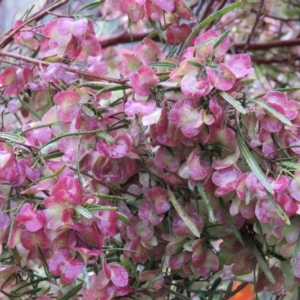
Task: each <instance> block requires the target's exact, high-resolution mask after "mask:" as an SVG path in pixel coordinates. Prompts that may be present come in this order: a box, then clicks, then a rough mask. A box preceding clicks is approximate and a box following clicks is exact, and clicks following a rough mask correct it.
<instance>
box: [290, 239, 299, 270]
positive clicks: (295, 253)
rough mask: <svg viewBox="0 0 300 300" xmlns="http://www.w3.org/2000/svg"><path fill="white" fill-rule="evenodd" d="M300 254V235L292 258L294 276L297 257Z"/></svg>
mask: <svg viewBox="0 0 300 300" xmlns="http://www.w3.org/2000/svg"><path fill="white" fill-rule="evenodd" d="M299 252H300V234H299V235H298V240H297V244H296V247H295V250H294V254H293V257H292V268H293V269H292V274H295V268H296V259H297V255H298V253H299Z"/></svg>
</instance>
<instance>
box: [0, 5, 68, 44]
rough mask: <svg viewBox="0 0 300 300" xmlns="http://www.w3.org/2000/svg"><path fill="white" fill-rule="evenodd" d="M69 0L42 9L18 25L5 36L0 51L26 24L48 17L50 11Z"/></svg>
mask: <svg viewBox="0 0 300 300" xmlns="http://www.w3.org/2000/svg"><path fill="white" fill-rule="evenodd" d="M68 1H69V0H62V1H60V2H58V3H56V4H53V5H52V6H50V7H48V8H46V9H44V10H43V11H41V12H40V13H37V14H35V15H34V16H32V17H31V18H29V19H28V20H27V21H26V22H24V23H23V24H22V25H20V26H19V27H18V28H16V29H14V30H12V31H8V32H7V33H6V34H4V36H5V35H7V36H6V37H5V38H4V40H3V41H2V42H1V44H0V49H3V48H4V47H5V46H6V45H7V44H9V43H10V42H11V41H12V39H13V36H14V35H15V34H16V33H17V32H18V31H20V30H21V29H22V28H24V27H25V26H27V25H28V24H30V23H31V22H33V21H38V20H40V19H41V18H43V17H44V16H46V15H48V14H49V11H52V10H55V9H57V8H58V7H60V6H62V5H64V4H66V3H67V2H68Z"/></svg>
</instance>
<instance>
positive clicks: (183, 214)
mask: <svg viewBox="0 0 300 300" xmlns="http://www.w3.org/2000/svg"><path fill="white" fill-rule="evenodd" d="M168 193H169V196H170V200H171V202H172V204H173V205H174V208H175V209H176V211H177V213H178V214H179V216H180V217H181V219H182V220H183V221H184V223H185V224H186V225H187V227H188V228H189V229H190V230H191V232H192V233H193V234H194V235H195V236H196V237H200V232H199V230H198V228H197V227H196V225H195V223H194V222H193V221H192V220H191V218H190V217H189V216H188V215H187V214H186V212H185V211H184V210H183V209H182V207H181V206H180V204H179V203H178V201H177V199H176V198H175V195H174V193H173V192H172V191H171V189H170V188H169V187H168Z"/></svg>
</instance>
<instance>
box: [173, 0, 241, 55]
mask: <svg viewBox="0 0 300 300" xmlns="http://www.w3.org/2000/svg"><path fill="white" fill-rule="evenodd" d="M240 3H241V1H237V2H235V3H233V4H231V5H229V6H227V7H224V8H223V9H221V10H219V11H217V12H215V13H214V14H212V15H210V16H209V17H207V18H206V19H205V20H203V21H202V22H201V23H200V24H198V26H197V27H196V28H195V29H194V30H193V31H192V33H191V34H190V35H189V36H188V37H187V39H186V41H185V43H184V44H183V47H182V48H181V51H180V53H179V57H178V61H180V58H181V56H182V53H183V51H184V50H185V49H186V47H187V46H188V45H189V43H190V41H191V40H192V39H193V37H195V36H196V35H198V34H199V32H200V30H201V29H203V28H204V27H206V25H208V24H210V23H211V22H213V21H214V20H216V19H218V18H220V17H222V16H224V15H225V14H227V13H228V12H230V11H231V10H233V9H235V8H237V7H239V5H240Z"/></svg>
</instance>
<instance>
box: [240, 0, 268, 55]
mask: <svg viewBox="0 0 300 300" xmlns="http://www.w3.org/2000/svg"><path fill="white" fill-rule="evenodd" d="M264 2H265V0H261V1H260V5H259V9H258V12H257V14H256V19H255V22H254V24H253V27H252V29H251V32H250V34H249V36H248V39H247V41H246V44H245V47H244V50H243V52H244V53H246V52H247V50H248V48H249V44H250V41H251V38H252V36H253V34H254V32H255V29H256V26H257V25H258V22H259V20H260V18H261V12H262V8H263V6H264Z"/></svg>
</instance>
